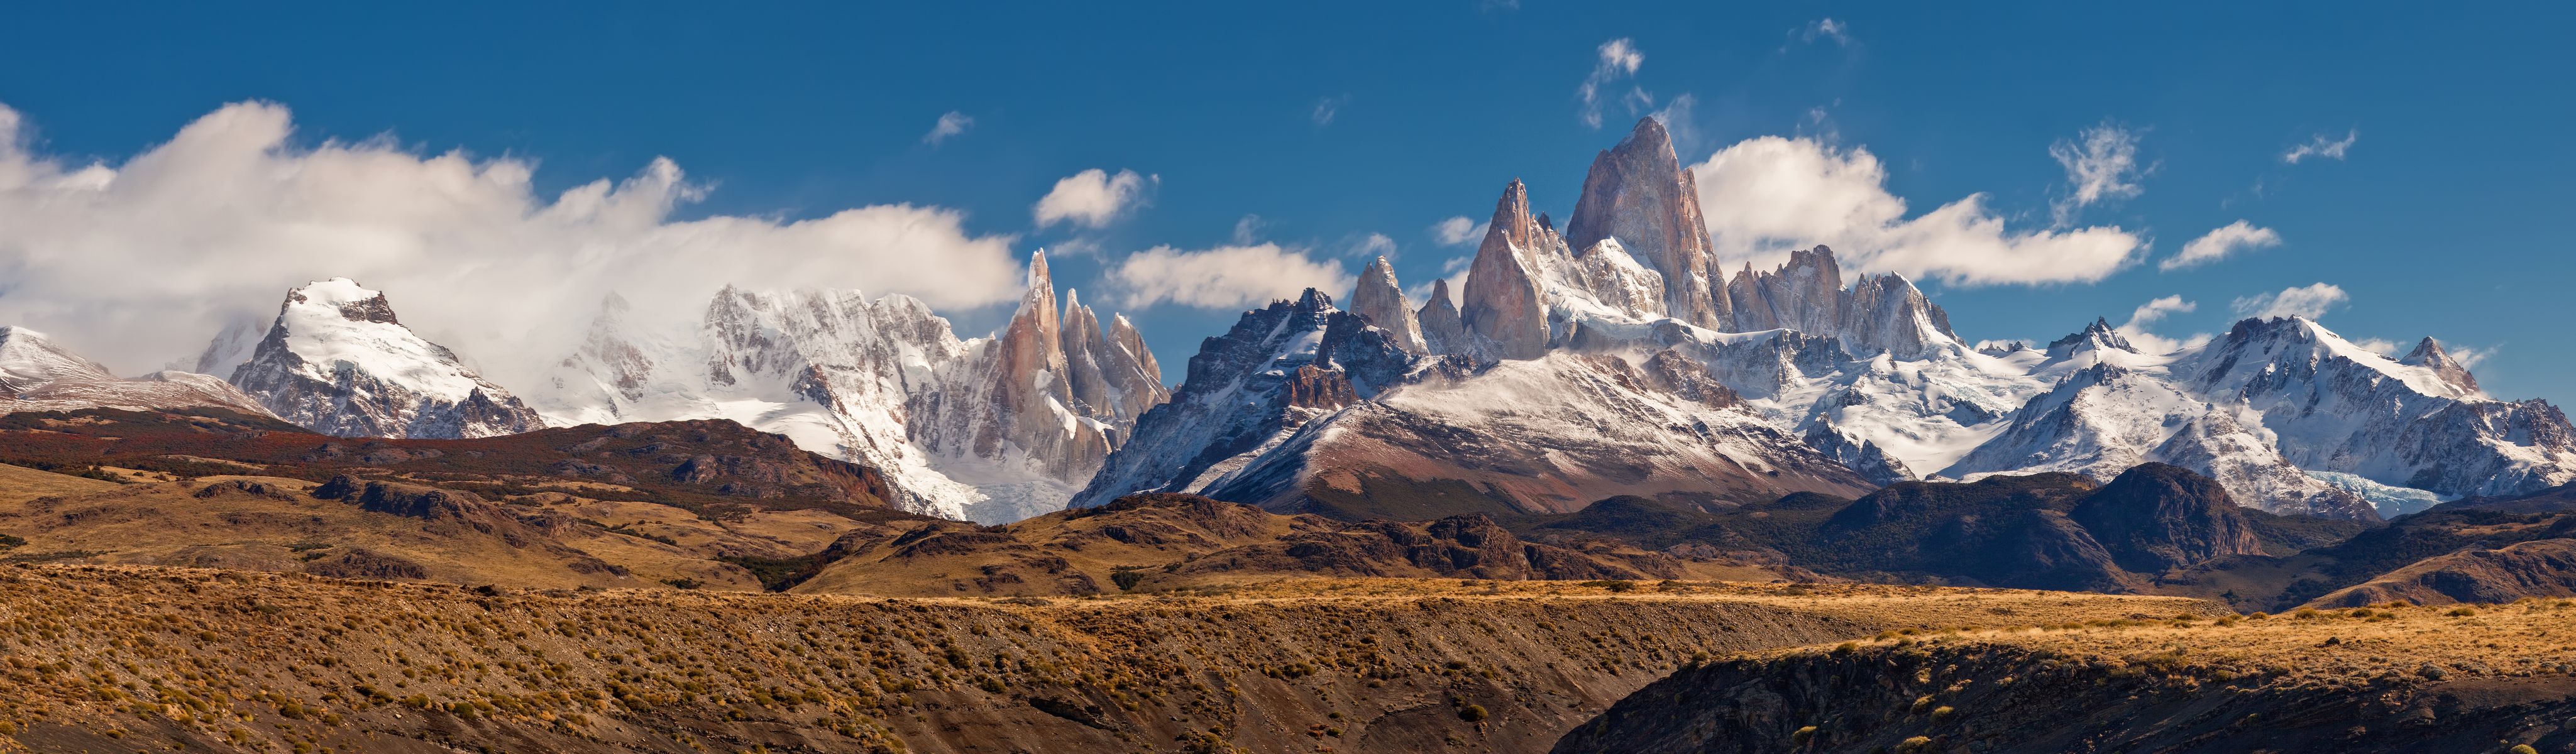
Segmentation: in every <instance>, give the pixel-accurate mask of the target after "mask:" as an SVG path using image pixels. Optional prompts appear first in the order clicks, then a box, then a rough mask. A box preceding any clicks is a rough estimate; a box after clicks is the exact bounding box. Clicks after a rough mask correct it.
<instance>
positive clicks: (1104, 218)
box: [1034, 168, 1162, 228]
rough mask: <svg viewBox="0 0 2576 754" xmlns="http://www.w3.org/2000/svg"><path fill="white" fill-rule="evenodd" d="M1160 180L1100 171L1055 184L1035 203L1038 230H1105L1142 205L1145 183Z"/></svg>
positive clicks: (1131, 173)
mask: <svg viewBox="0 0 2576 754" xmlns="http://www.w3.org/2000/svg"><path fill="white" fill-rule="evenodd" d="M1161 180H1162V178H1161V177H1160V176H1154V177H1151V178H1149V177H1146V176H1141V175H1137V174H1136V171H1133V170H1121V171H1118V174H1117V175H1114V176H1113V175H1110V174H1109V171H1106V170H1102V169H1099V168H1092V169H1090V170H1085V171H1082V172H1079V173H1075V174H1073V175H1071V176H1067V177H1066V178H1065V179H1064V180H1060V181H1056V182H1055V188H1054V189H1052V190H1049V191H1048V192H1047V194H1046V196H1045V197H1043V198H1040V199H1038V203H1037V206H1036V207H1035V208H1034V211H1035V213H1036V215H1037V221H1038V227H1041V228H1044V227H1047V226H1050V225H1054V224H1056V223H1060V222H1062V223H1072V224H1074V225H1078V226H1082V227H1087V228H1101V227H1107V226H1108V225H1109V223H1110V221H1112V220H1116V219H1118V217H1119V216H1120V215H1124V214H1126V213H1127V212H1129V211H1130V210H1133V209H1135V208H1137V207H1139V206H1142V205H1143V204H1144V203H1145V184H1146V183H1148V182H1158V183H1159V182H1161Z"/></svg>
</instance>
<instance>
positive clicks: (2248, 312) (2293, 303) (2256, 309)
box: [2228, 283, 2352, 319]
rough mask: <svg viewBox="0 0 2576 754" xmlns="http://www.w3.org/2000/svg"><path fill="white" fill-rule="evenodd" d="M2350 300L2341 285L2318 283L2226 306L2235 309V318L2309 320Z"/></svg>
mask: <svg viewBox="0 0 2576 754" xmlns="http://www.w3.org/2000/svg"><path fill="white" fill-rule="evenodd" d="M2351 300H2352V296H2350V295H2347V294H2345V293H2344V292H2343V288H2342V287H2341V286H2337V285H2334V284H2332V283H2317V284H2314V285H2304V286H2299V287H2295V288H2284V289H2282V290H2281V292H2279V293H2263V294H2257V295H2253V296H2246V297H2244V298H2240V299H2237V300H2236V301H2234V302H2233V303H2231V304H2229V305H2228V306H2229V308H2232V309H2235V310H2236V314H2237V315H2238V316H2244V317H2255V318H2260V319H2270V318H2273V317H2306V318H2308V319H2316V318H2318V317H2321V316H2325V313H2326V312H2328V311H2331V310H2333V309H2334V308H2335V307H2338V306H2342V305H2343V304H2344V302H2347V301H2351Z"/></svg>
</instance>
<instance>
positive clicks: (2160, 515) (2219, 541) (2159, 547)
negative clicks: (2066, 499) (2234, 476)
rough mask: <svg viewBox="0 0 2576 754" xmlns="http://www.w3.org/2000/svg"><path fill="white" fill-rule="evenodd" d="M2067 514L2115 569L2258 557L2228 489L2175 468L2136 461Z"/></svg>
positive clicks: (2160, 568) (2158, 569) (2257, 545)
mask: <svg viewBox="0 0 2576 754" xmlns="http://www.w3.org/2000/svg"><path fill="white" fill-rule="evenodd" d="M2068 516H2069V517H2070V518H2072V519H2074V521H2075V522H2076V523H2079V524H2082V525H2083V527H2084V529H2085V530H2086V531H2090V532H2092V533H2093V537H2094V538H2095V539H2096V540H2099V541H2101V542H2102V545H2103V546H2104V547H2105V548H2107V549H2108V550H2109V551H2110V553H2111V556H2112V558H2113V559H2114V560H2116V561H2117V562H2118V563H2119V564H2120V567H2121V568H2124V569H2127V570H2129V571H2133V572H2137V573H2147V574H2154V573H2163V572H2165V571H2169V570H2172V569H2176V568H2183V567H2188V566H2195V565H2199V564H2202V563H2206V562H2209V561H2212V560H2217V559H2220V558H2225V557H2230V556H2235V555H2261V554H2263V545H2262V542H2260V541H2259V540H2257V539H2256V538H2255V536H2254V527H2253V525H2252V524H2250V523H2248V522H2247V521H2246V518H2245V512H2244V509H2243V508H2241V507H2239V506H2237V504H2236V501H2235V500H2234V499H2232V498H2230V497H2228V495H2227V488H2225V487H2221V486H2219V485H2218V482H2217V481H2215V480H2212V479H2210V478H2209V477H2205V476H2201V475H2199V474H2194V473H2192V472H2191V471H2190V470H2189V469H2185V468H2182V467H2179V466H2170V465H2166V464H2161V463H2146V464H2139V465H2138V466H2136V467H2133V468H2131V469H2129V470H2128V471H2127V472H2124V473H2122V474H2120V476H2119V477H2118V478H2115V479H2112V480H2111V483H2110V484H2106V485H2103V486H2102V489H2100V490H2096V491H2094V493H2093V494H2091V495H2086V496H2085V497H2084V501H2083V502H2081V503H2077V504H2076V505H2075V509H2074V510H2073V511H2071V512H2069V513H2068Z"/></svg>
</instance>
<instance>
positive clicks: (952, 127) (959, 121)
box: [921, 110, 975, 147]
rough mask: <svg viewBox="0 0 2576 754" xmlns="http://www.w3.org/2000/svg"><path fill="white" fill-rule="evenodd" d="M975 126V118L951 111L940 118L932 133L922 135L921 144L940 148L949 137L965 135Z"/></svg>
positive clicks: (933, 126) (931, 129)
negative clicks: (967, 130)
mask: <svg viewBox="0 0 2576 754" xmlns="http://www.w3.org/2000/svg"><path fill="white" fill-rule="evenodd" d="M974 125H975V119H974V118H973V117H970V116H968V115H967V114H965V113H961V112H957V111H955V110H950V111H948V112H946V113H943V114H941V115H940V116H939V122H938V123H935V124H932V125H931V127H930V133H926V134H922V135H921V143H923V144H928V145H931V146H934V147H935V146H939V145H940V144H942V143H946V142H947V141H948V139H949V137H952V136H956V135H958V134H962V133H965V132H966V129H968V128H972V127H974Z"/></svg>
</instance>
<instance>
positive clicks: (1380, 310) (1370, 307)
mask: <svg viewBox="0 0 2576 754" xmlns="http://www.w3.org/2000/svg"><path fill="white" fill-rule="evenodd" d="M1351 313H1353V314H1357V315H1359V316H1360V318H1361V319H1363V320H1366V321H1367V322H1368V323H1369V324H1370V325H1371V326H1374V327H1377V328H1379V329H1383V330H1385V331H1387V334H1389V335H1392V336H1394V338H1395V342H1396V345H1398V346H1401V347H1402V348H1404V350H1407V351H1411V352H1413V353H1428V352H1430V350H1431V347H1430V345H1429V344H1427V343H1426V342H1424V340H1423V337H1422V323H1421V321H1420V320H1419V319H1417V318H1416V317H1415V316H1414V313H1413V309H1412V308H1411V307H1409V306H1407V305H1406V302H1405V300H1404V289H1403V288H1401V287H1398V286H1397V285H1396V282H1395V269H1394V268H1393V267H1391V266H1389V265H1388V264H1387V261H1386V257H1378V258H1377V260H1376V261H1373V262H1370V263H1369V266H1368V269H1366V270H1362V271H1360V280H1359V286H1358V287H1357V288H1355V289H1354V290H1352V291H1351Z"/></svg>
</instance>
